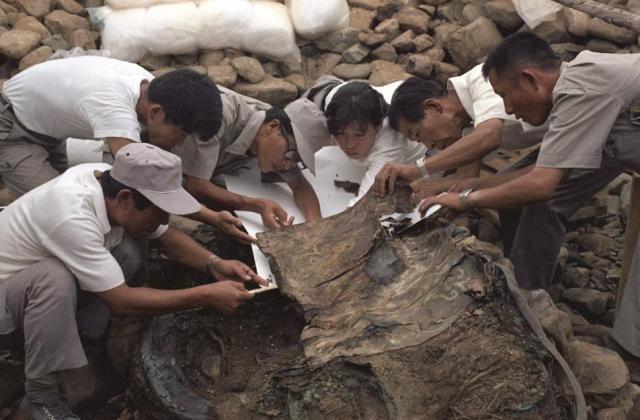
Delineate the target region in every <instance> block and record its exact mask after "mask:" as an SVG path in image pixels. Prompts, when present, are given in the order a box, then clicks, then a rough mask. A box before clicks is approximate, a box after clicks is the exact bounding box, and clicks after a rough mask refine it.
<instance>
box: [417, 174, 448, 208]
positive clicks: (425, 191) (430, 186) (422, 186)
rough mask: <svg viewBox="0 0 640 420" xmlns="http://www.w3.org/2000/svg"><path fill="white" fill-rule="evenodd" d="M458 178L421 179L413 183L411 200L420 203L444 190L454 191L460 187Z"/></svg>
mask: <svg viewBox="0 0 640 420" xmlns="http://www.w3.org/2000/svg"><path fill="white" fill-rule="evenodd" d="M458 181H459V180H457V179H448V178H445V179H419V180H417V181H413V182H412V183H411V189H412V190H413V193H412V194H411V202H412V203H413V204H418V203H420V202H421V201H422V200H424V199H425V198H429V197H433V196H436V195H438V194H440V193H443V192H452V191H455V190H457V189H458Z"/></svg>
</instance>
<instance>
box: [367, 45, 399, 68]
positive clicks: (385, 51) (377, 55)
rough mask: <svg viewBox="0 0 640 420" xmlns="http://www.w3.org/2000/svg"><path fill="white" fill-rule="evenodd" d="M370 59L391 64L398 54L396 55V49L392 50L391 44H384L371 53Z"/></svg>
mask: <svg viewBox="0 0 640 420" xmlns="http://www.w3.org/2000/svg"><path fill="white" fill-rule="evenodd" d="M371 57H372V58H374V59H376V60H385V61H390V62H392V63H393V62H395V61H396V60H397V58H398V54H397V53H396V49H395V48H393V46H392V45H391V44H389V43H388V42H386V43H384V44H382V45H380V46H379V47H378V48H376V49H375V50H373V51H371Z"/></svg>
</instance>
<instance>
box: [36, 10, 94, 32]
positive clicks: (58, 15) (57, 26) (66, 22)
mask: <svg viewBox="0 0 640 420" xmlns="http://www.w3.org/2000/svg"><path fill="white" fill-rule="evenodd" d="M44 24H45V26H46V27H47V28H49V30H50V31H51V32H52V33H54V34H62V35H64V36H65V37H66V36H68V35H71V34H72V33H73V31H75V30H77V29H87V30H89V29H91V25H89V20H88V19H86V18H83V17H81V16H77V15H72V14H71V13H68V12H65V11H64V10H54V11H53V12H51V13H49V14H48V15H47V16H46V17H45V18H44Z"/></svg>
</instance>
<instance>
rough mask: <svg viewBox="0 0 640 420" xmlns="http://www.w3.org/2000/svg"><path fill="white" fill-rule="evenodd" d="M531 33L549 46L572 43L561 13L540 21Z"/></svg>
mask: <svg viewBox="0 0 640 420" xmlns="http://www.w3.org/2000/svg"><path fill="white" fill-rule="evenodd" d="M533 32H534V33H535V34H536V35H538V36H539V37H541V38H542V39H544V40H546V41H547V42H548V43H550V44H554V43H561V42H571V41H572V39H571V35H570V34H569V32H568V31H567V26H566V24H565V20H564V17H563V15H562V11H559V12H558V13H556V14H554V15H553V16H551V17H550V18H549V19H547V20H544V21H542V22H541V23H540V24H538V26H536V27H535V28H534V29H533Z"/></svg>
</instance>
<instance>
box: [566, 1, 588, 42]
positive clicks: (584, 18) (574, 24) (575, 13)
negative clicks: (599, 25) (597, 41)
mask: <svg viewBox="0 0 640 420" xmlns="http://www.w3.org/2000/svg"><path fill="white" fill-rule="evenodd" d="M562 16H563V18H564V23H565V26H566V28H567V31H569V33H571V34H573V35H575V36H579V37H585V36H587V31H588V27H589V22H590V21H591V16H589V15H588V14H586V13H584V12H581V11H579V10H576V9H572V8H570V7H564V8H563V9H562Z"/></svg>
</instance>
